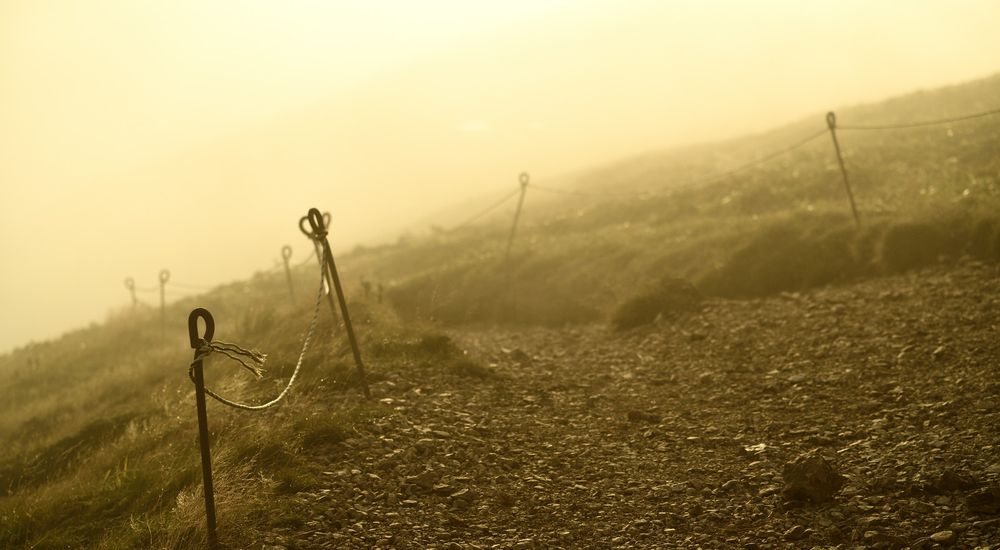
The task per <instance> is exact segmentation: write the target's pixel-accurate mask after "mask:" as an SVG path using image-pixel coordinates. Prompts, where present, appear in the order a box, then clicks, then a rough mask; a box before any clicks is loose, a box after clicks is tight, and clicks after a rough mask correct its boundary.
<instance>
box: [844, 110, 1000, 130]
mask: <svg viewBox="0 0 1000 550" xmlns="http://www.w3.org/2000/svg"><path fill="white" fill-rule="evenodd" d="M993 115H1000V109H994V110H992V111H983V112H981V113H975V114H971V115H964V116H959V117H953V118H939V119H934V120H924V121H920V122H907V123H902V124H873V125H868V124H844V125H841V124H838V125H837V129H838V130H899V129H904V128H920V127H923V126H938V125H941V124H951V123H953V122H963V121H966V120H973V119H976V118H983V117H988V116H993Z"/></svg>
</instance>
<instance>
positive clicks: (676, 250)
mask: <svg viewBox="0 0 1000 550" xmlns="http://www.w3.org/2000/svg"><path fill="white" fill-rule="evenodd" d="M998 106H1000V76H994V77H991V78H988V79H985V80H982V81H977V82H973V83H970V84H965V85H961V86H954V87H950V88H944V89H940V90H935V91H932V92H918V93H914V94H911V95H907V96H904V97H900V98H897V99H893V100H889V101H885V102H883V103H879V104H875V105H863V106H856V107H850V108H844V109H840V110H838V113H837V115H838V123H839V124H840V125H842V126H849V125H883V124H897V123H907V122H913V121H923V120H933V119H939V118H944V117H952V116H960V115H963V114H968V113H973V112H980V111H986V110H990V109H995V108H997V107H998ZM825 127H826V123H825V120H824V113H817V114H816V115H815V116H814V117H810V118H809V119H807V120H803V121H800V122H798V123H795V124H792V125H788V126H785V127H782V128H779V129H776V130H774V131H772V132H768V133H765V134H762V135H756V136H747V137H744V138H740V139H736V140H731V141H728V142H723V143H715V144H704V145H699V146H694V147H690V148H686V149H682V150H674V151H668V152H665V153H659V154H647V155H644V156H641V157H638V158H635V159H630V160H627V161H623V162H621V163H618V164H615V165H612V166H606V167H603V168H600V169H597V170H594V171H593V172H590V173H587V174H583V175H580V176H576V177H573V178H570V179H568V180H567V181H561V182H556V183H553V184H552V186H553V187H555V186H556V185H560V186H561V187H559V188H558V189H557V190H561V191H564V192H563V193H556V192H555V190H553V189H541V188H529V190H528V195H527V200H526V204H525V210H524V215H523V217H522V224H521V227H520V228H519V229H518V237H517V241H516V242H515V244H514V247H513V253H512V255H511V257H510V259H509V261H507V262H505V261H504V249H505V245H506V237H507V233H508V231H509V225H508V224H509V223H510V222H509V220H510V219H511V217H510V215H511V213H512V209H513V204H514V201H512V202H511V203H508V206H507V207H506V208H505V209H502V210H501V211H500V213H499V214H497V215H495V216H493V217H491V218H489V219H488V221H486V222H484V223H482V224H480V225H478V226H473V227H467V228H463V229H461V230H457V231H437V232H436V233H435V234H434V235H432V236H429V237H426V238H422V239H410V240H408V241H406V242H405V243H402V244H401V245H400V246H391V247H383V248H381V249H379V250H365V251H362V253H361V254H359V255H357V256H356V257H355V259H356V260H357V261H358V263H359V264H360V265H361V266H363V269H364V270H365V271H366V272H368V273H370V274H372V276H374V277H376V278H380V279H384V280H390V281H393V283H394V284H393V288H392V292H391V296H392V299H393V301H394V303H395V304H396V305H397V306H398V307H399V309H400V311H401V312H403V313H404V314H405V315H406V316H407V317H408V318H420V319H422V318H433V319H436V320H439V321H445V322H449V323H463V322H470V321H488V322H493V321H502V322H532V323H547V324H560V323H566V322H579V321H592V320H600V319H605V318H607V317H608V316H609V315H610V314H611V312H612V311H613V310H614V309H615V307H616V306H617V305H618V304H621V303H622V302H623V301H626V300H629V299H630V298H632V297H634V296H635V295H636V294H642V293H643V292H646V291H647V288H648V287H649V286H650V285H653V286H655V284H656V283H657V281H659V280H661V279H663V278H664V277H680V278H684V279H687V280H690V281H692V282H693V283H694V284H695V286H696V287H697V288H698V289H699V290H700V291H701V292H702V293H704V294H708V295H712V296H726V297H740V296H759V295H765V294H770V293H775V292H780V291H796V290H801V289H805V288H810V287H814V286H817V285H824V284H828V283H835V282H839V281H845V280H850V279H854V278H858V277H866V276H874V275H879V274H885V273H893V272H898V271H902V270H906V269H910V268H913V267H917V266H920V265H926V264H928V263H932V262H936V261H938V260H939V259H941V258H942V257H944V258H949V257H950V258H954V257H958V256H960V255H963V254H970V255H974V256H977V257H979V258H982V259H988V260H995V259H997V258H1000V200H998V195H1000V158H998V157H997V155H996V150H997V144H998V143H1000V116H992V117H984V118H979V119H975V120H969V121H963V122H956V123H953V124H948V125H937V126H928V127H921V128H912V129H899V130H887V131H858V130H853V131H852V130H847V129H843V130H841V131H840V132H839V138H840V142H841V146H842V147H843V150H844V156H845V162H846V165H847V167H848V170H849V173H850V177H851V179H852V182H853V190H854V195H855V197H856V199H857V204H858V209H859V210H860V215H861V220H862V226H861V228H860V229H857V228H855V227H854V222H853V220H852V217H851V213H850V207H849V206H848V202H847V199H846V198H845V193H844V188H843V183H842V179H841V174H840V171H839V168H838V166H837V161H836V157H835V155H834V152H833V147H832V143H831V140H830V137H829V135H819V136H818V137H817V138H816V139H813V140H812V141H810V142H809V143H808V144H806V145H805V146H803V147H801V148H798V149H796V150H794V151H791V152H789V153H788V154H784V155H780V156H777V157H776V158H774V159H773V160H770V161H768V162H763V163H760V164H759V165H756V166H753V167H751V168H749V169H746V170H742V171H739V172H736V173H734V174H731V175H727V176H724V177H721V178H714V179H713V178H712V176H713V175H716V174H720V173H725V172H727V171H728V170H731V169H732V168H734V167H739V166H742V165H744V164H746V163H748V162H753V161H756V160H758V159H762V158H764V157H765V156H767V155H768V154H770V153H772V152H774V151H780V150H782V149H783V148H785V147H787V146H789V145H790V144H794V143H797V142H799V141H801V140H802V139H803V138H804V137H807V136H809V135H812V134H815V133H816V132H822V131H823V129H824V128H825ZM706 180H707V181H706ZM512 181H513V178H512ZM539 183H540V184H541V185H543V186H546V187H548V185H547V184H548V182H539ZM567 191H568V192H567Z"/></svg>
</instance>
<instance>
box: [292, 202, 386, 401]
mask: <svg viewBox="0 0 1000 550" xmlns="http://www.w3.org/2000/svg"><path fill="white" fill-rule="evenodd" d="M306 217H307V218H308V220H309V225H310V227H311V228H312V236H313V238H314V239H315V240H316V241H318V242H319V244H320V246H322V247H323V252H322V257H323V258H324V259H325V262H324V263H325V264H326V271H327V276H329V278H330V280H332V281H333V288H334V290H336V292H337V301H338V302H339V303H340V314H341V317H342V318H343V320H344V328H345V330H346V331H347V339H348V341H349V342H350V344H351V352H352V353H353V354H354V365H355V366H356V367H357V370H358V376H359V377H360V378H361V388H362V390H364V393H365V397H366V398H369V399H371V396H372V395H371V391H370V390H369V389H368V378H367V376H365V365H364V363H363V362H362V361H361V349H360V348H359V347H358V340H357V338H355V336H354V326H353V325H352V324H351V314H350V313H349V312H348V310H347V299H346V298H345V297H344V289H343V288H342V287H341V285H340V276H339V275H338V274H337V264H336V263H335V262H334V261H333V252H331V250H330V241H329V240H328V239H327V238H326V235H327V226H326V223H325V219H324V216H323V215H321V214H320V213H319V210H317V209H315V208H310V209H309V214H308V216H306ZM334 316H335V317H336V314H334Z"/></svg>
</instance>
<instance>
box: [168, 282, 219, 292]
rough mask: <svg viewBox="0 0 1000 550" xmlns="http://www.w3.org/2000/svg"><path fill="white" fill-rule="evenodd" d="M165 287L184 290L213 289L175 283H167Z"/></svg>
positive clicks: (205, 286)
mask: <svg viewBox="0 0 1000 550" xmlns="http://www.w3.org/2000/svg"><path fill="white" fill-rule="evenodd" d="M167 286H175V287H177V288H180V289H184V290H211V289H212V288H214V287H211V286H208V285H193V284H189V283H175V282H173V281H168V282H167Z"/></svg>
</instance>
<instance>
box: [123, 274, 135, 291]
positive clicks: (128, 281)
mask: <svg viewBox="0 0 1000 550" xmlns="http://www.w3.org/2000/svg"><path fill="white" fill-rule="evenodd" d="M125 288H127V289H129V290H131V291H134V290H135V279H133V278H132V277H125Z"/></svg>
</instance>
